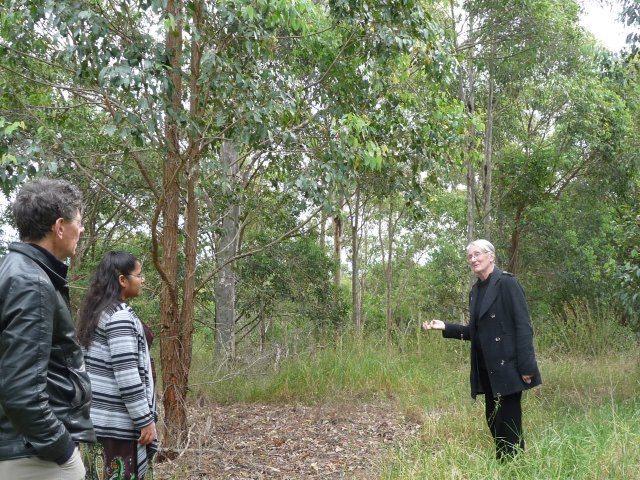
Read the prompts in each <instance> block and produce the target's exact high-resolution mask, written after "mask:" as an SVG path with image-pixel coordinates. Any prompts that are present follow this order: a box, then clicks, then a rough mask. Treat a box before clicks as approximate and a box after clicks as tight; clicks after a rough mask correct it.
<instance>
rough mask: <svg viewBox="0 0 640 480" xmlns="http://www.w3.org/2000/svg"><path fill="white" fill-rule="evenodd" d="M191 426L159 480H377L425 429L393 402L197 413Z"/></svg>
mask: <svg viewBox="0 0 640 480" xmlns="http://www.w3.org/2000/svg"><path fill="white" fill-rule="evenodd" d="M409 416H411V415H409ZM189 424H190V425H191V428H190V431H189V436H188V441H187V445H186V448H184V449H182V450H180V451H179V452H178V454H177V456H176V457H175V458H174V459H173V460H165V461H164V462H162V463H156V466H155V477H156V480H165V479H166V480H169V479H180V480H192V479H255V480H259V479H373V478H377V477H379V475H380V472H381V468H382V465H383V463H384V462H385V460H386V459H388V458H389V457H390V456H391V455H392V454H393V448H394V446H397V445H401V444H403V443H406V442H408V441H410V440H411V439H414V438H418V435H419V430H420V425H419V421H417V420H416V419H413V420H412V419H409V418H406V416H405V415H403V414H402V413H400V412H398V411H397V409H396V407H395V406H394V405H392V404H390V403H379V404H371V403H369V404H356V403H352V402H349V401H345V402H344V403H343V404H339V405H332V406H327V405H320V406H302V405H265V404H242V405H229V406H219V405H201V406H194V407H193V408H191V409H190V412H189Z"/></svg>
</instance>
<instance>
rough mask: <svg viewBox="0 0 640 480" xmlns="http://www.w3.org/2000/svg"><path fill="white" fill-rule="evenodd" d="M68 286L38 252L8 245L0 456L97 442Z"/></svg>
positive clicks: (2, 303) (50, 453) (55, 456)
mask: <svg viewBox="0 0 640 480" xmlns="http://www.w3.org/2000/svg"><path fill="white" fill-rule="evenodd" d="M68 292H69V290H68V286H67V282H66V280H65V278H64V277H62V276H60V275H59V274H58V273H56V271H55V265H54V263H53V261H52V259H50V258H48V257H47V255H45V253H44V252H42V251H40V250H38V249H37V248H36V247H34V246H32V245H29V244H26V243H20V242H16V243H12V244H11V245H10V246H9V253H8V254H7V255H6V256H5V257H4V259H3V260H2V263H1V264H0V460H8V459H12V458H21V457H27V456H38V457H40V458H42V459H44V460H49V461H56V460H59V459H61V458H65V454H66V452H68V450H69V447H70V445H72V444H73V442H74V441H75V442H79V441H87V442H93V441H95V440H96V438H95V433H94V431H93V424H92V423H91V419H90V417H89V411H90V402H91V388H90V384H89V377H88V376H87V373H86V371H85V366H84V358H83V356H82V350H81V348H80V345H79V344H78V340H77V337H76V334H75V328H74V325H73V320H72V317H71V311H70V309H69V294H68Z"/></svg>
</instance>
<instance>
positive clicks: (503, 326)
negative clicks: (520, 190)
mask: <svg viewBox="0 0 640 480" xmlns="http://www.w3.org/2000/svg"><path fill="white" fill-rule="evenodd" d="M467 260H468V261H469V266H470V267H471V270H472V271H473V272H474V274H475V275H476V276H477V277H478V281H477V282H476V283H475V284H474V285H473V288H472V289H471V292H470V294H469V313H470V321H469V325H458V324H453V323H445V322H443V321H441V320H431V321H425V322H424V323H423V325H422V326H423V328H424V329H425V330H441V331H442V335H443V337H445V338H457V339H460V340H469V341H471V372H470V381H471V396H472V397H473V398H474V399H475V398H476V395H478V394H484V396H485V416H486V419H487V424H488V425H489V430H490V431H491V435H492V436H493V438H494V441H495V445H496V457H497V458H498V459H499V460H502V459H504V458H507V457H512V456H513V455H515V454H516V453H518V452H519V451H521V450H523V449H524V437H523V431H522V406H521V399H522V392H523V391H524V390H528V389H530V388H533V387H535V386H538V385H540V384H541V383H542V378H541V377H540V371H539V369H538V365H537V361H536V356H535V352H534V348H533V328H532V327H531V321H530V318H529V309H528V307H527V302H526V300H525V296H524V291H523V289H522V287H521V286H520V284H519V283H518V281H517V280H516V278H515V277H514V276H513V274H512V273H509V272H504V271H502V270H500V269H499V268H498V267H496V265H495V248H494V246H493V245H492V244H491V243H490V242H488V241H487V240H475V241H473V242H471V243H470V244H469V245H468V247H467Z"/></svg>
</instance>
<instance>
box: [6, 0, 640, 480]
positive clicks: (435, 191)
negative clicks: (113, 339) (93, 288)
mask: <svg viewBox="0 0 640 480" xmlns="http://www.w3.org/2000/svg"><path fill="white" fill-rule="evenodd" d="M614 3H615V2H614ZM618 5H619V8H620V9H621V10H622V11H623V14H622V21H624V22H626V23H627V24H628V25H630V26H632V27H633V28H634V32H636V33H635V34H634V33H632V34H631V35H630V37H629V39H628V46H627V48H625V49H624V50H623V51H622V52H610V51H608V50H606V49H605V48H604V47H602V46H600V45H599V44H598V43H597V42H596V40H595V39H594V38H593V36H592V35H590V34H589V33H588V32H586V31H585V30H584V29H583V28H582V27H581V26H580V24H579V13H580V8H581V6H580V4H579V3H577V2H575V1H573V0H506V1H505V0H499V1H498V0H469V1H466V2H457V1H453V2H448V1H436V0H375V1H374V0H370V1H365V0H299V1H298V0H220V1H208V0H192V1H182V0H138V1H129V0H120V1H117V2H115V1H111V0H91V1H89V0H55V1H53V0H3V1H2V3H1V7H0V53H1V56H0V58H1V61H0V159H1V163H2V167H1V168H0V186H1V187H2V190H3V192H4V195H5V196H6V198H7V199H10V198H11V195H12V193H13V192H14V191H15V190H16V189H17V188H19V186H20V185H21V184H22V183H23V182H24V181H26V180H27V179H28V178H31V177H34V176H38V175H47V176H55V177H63V178H66V179H69V180H71V181H73V182H74V183H76V184H77V185H78V186H80V188H81V189H82V190H83V191H84V193H85V195H86V199H87V208H86V211H85V212H84V225H85V233H84V236H83V238H82V241H81V244H80V246H79V249H78V252H77V254H76V256H75V257H74V258H72V259H71V279H70V281H71V285H72V288H73V290H72V295H73V303H74V305H76V306H77V305H78V304H79V302H80V299H81V298H82V295H83V289H84V286H85V285H86V283H87V282H88V280H89V277H90V275H91V273H92V272H93V270H94V268H95V266H96V264H97V262H98V261H99V260H100V258H101V256H102V254H103V253H104V252H105V251H107V250H109V249H114V248H115V249H127V250H130V251H132V252H133V253H135V254H136V255H138V256H139V257H140V258H141V259H142V260H143V262H144V273H145V276H146V281H145V293H144V295H143V296H142V298H140V299H138V300H137V301H136V302H135V304H134V306H135V308H136V310H137V311H138V312H139V314H140V316H141V317H142V318H143V319H144V320H146V321H147V322H148V323H149V324H151V326H152V327H153V329H154V331H155V332H156V338H157V339H159V342H158V345H157V352H156V356H157V357H158V358H159V361H158V360H157V362H158V363H159V364H160V366H161V385H160V389H159V395H160V396H161V399H162V404H163V418H164V422H163V445H164V446H165V448H166V449H167V452H170V451H172V449H173V450H176V449H179V448H180V447H181V446H182V445H184V444H185V442H186V441H187V435H188V433H189V431H190V430H189V428H190V421H189V420H188V408H189V405H190V401H191V400H192V399H193V396H194V392H200V393H198V394H199V395H200V394H203V395H205V394H206V395H210V396H212V398H215V399H216V401H218V402H223V403H224V402H233V401H236V400H239V397H238V398H236V397H233V395H231V397H233V398H225V395H227V396H228V395H230V394H228V392H223V391H222V390H221V389H227V388H233V384H229V383H224V382H225V381H227V380H228V379H237V378H238V377H242V376H251V375H266V373H265V372H278V371H281V370H279V369H280V368H283V365H286V364H287V362H288V361H290V360H291V359H294V358H300V357H302V356H309V355H311V356H312V357H313V358H316V359H317V358H318V357H317V355H330V356H331V355H333V357H334V360H335V359H336V358H339V357H340V352H342V350H341V349H342V345H343V344H344V343H343V342H345V341H347V342H348V343H349V345H352V348H353V350H354V351H357V350H359V349H362V351H369V350H367V349H368V348H371V349H372V350H371V351H372V352H376V351H384V352H387V353H386V356H387V360H390V359H391V358H392V357H394V356H396V355H397V356H398V358H400V357H402V355H403V354H406V352H407V351H408V350H411V351H412V352H415V351H416V350H415V349H416V348H418V347H416V346H415V339H416V338H417V335H418V330H419V325H420V324H421V322H422V321H424V320H426V319H431V318H441V319H444V320H451V321H465V319H466V316H467V313H466V308H467V293H468V289H469V287H470V285H471V282H472V280H473V279H472V278H471V276H470V274H469V272H468V267H467V266H466V262H465V246H466V244H467V242H468V241H469V240H470V239H475V238H486V239H489V240H491V241H492V242H493V243H494V244H495V246H496V247H497V261H498V264H499V265H500V266H501V267H502V268H503V269H505V270H509V271H511V272H513V273H515V274H516V275H517V276H518V278H519V280H520V282H521V283H522V285H523V286H524V288H525V291H526V293H527V298H528V301H529V305H530V309H531V314H532V321H533V324H534V328H535V330H536V334H537V337H536V341H537V342H538V346H539V349H540V351H541V355H542V356H543V358H544V357H545V355H547V358H555V357H553V355H559V354H569V353H576V354H577V355H586V356H597V355H600V354H604V353H607V352H608V353H610V352H611V351H623V352H629V351H637V338H638V337H637V333H638V331H639V330H640V320H639V311H640V297H639V292H640V289H639V287H640V216H639V215H638V209H637V205H638V197H639V190H638V187H639V180H640V170H639V167H640V155H639V152H640V130H639V128H638V127H639V123H640V83H639V74H640V57H639V54H638V49H637V45H638V40H639V38H640V5H639V4H638V2H637V1H636V0H623V1H621V2H619V4H618ZM3 229H4V232H5V241H4V242H3V243H2V248H6V244H7V241H9V240H12V238H11V237H12V233H11V232H12V230H11V227H10V220H9V218H8V214H7V213H6V212H5V220H4V227H3ZM345 339H347V340H345ZM351 342H354V343H353V344H351ZM358 342H364V343H358ZM418 343H420V342H418ZM433 348H434V349H436V348H441V347H435V346H433ZM442 348H449V347H442ZM407 349H408V350H407ZM634 349H635V350H634ZM417 351H420V349H419V348H418V350H417ZM434 351H435V350H434ZM449 353H451V352H449ZM372 354H373V353H372ZM452 355H454V356H455V355H456V354H455V352H454V353H452ZM442 358H447V355H444V354H443V356H442ZM456 358H457V359H458V360H459V361H460V362H464V361H465V360H464V358H465V357H464V355H462V356H459V358H458V357H456ZM196 366H197V367H198V368H197V381H194V377H193V375H194V370H193V369H192V367H196ZM335 368H338V369H339V368H342V367H335ZM461 378H462V383H464V376H462V377H461ZM315 381H316V382H317V383H316V385H317V384H321V383H323V382H329V381H335V378H332V379H329V378H317V379H315ZM198 385H200V386H201V385H208V389H209V390H208V391H207V392H204V393H202V392H201V389H199V387H198ZM223 385H224V387H222V386H223ZM218 387H220V388H219V389H218ZM238 388H239V387H238ZM381 388H382V390H384V389H385V388H386V389H387V390H388V389H389V388H391V387H389V384H387V385H386V386H383V387H381ZM391 389H392V390H393V388H391ZM365 390H366V389H365ZM292 395H293V398H304V397H305V395H300V396H296V395H294V394H292ZM285 397H286V395H285ZM240 400H242V401H251V397H250V396H245V397H242V398H241V399H240ZM432 478H435V477H432Z"/></svg>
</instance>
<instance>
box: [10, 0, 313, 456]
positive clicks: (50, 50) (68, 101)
mask: <svg viewBox="0 0 640 480" xmlns="http://www.w3.org/2000/svg"><path fill="white" fill-rule="evenodd" d="M5 5H6V7H5V8H4V10H3V17H2V20H3V29H2V33H3V37H2V48H3V49H4V50H5V52H6V53H7V58H8V59H11V61H10V62H5V63H4V65H3V71H4V72H5V73H8V74H13V73H14V70H12V69H11V67H12V65H14V64H16V65H18V67H17V69H18V72H17V73H18V74H20V75H22V76H24V77H25V78H26V79H27V80H28V82H30V83H33V84H37V85H45V86H48V87H50V91H51V92H52V93H51V96H52V97H53V98H54V100H55V102H56V105H57V106H60V108H66V109H68V110H72V111H80V108H84V110H83V111H86V116H85V117H84V118H85V119H86V120H87V123H86V125H84V126H83V128H82V129H61V130H60V131H57V132H56V135H55V138H53V139H46V138H45V139H42V138H40V141H42V142H45V143H46V144H47V145H48V146H52V147H53V146H57V148H59V149H60V151H61V152H63V155H62V157H63V159H64V160H65V161H66V162H69V161H71V162H72V163H73V165H74V166H75V167H76V168H78V169H79V170H80V171H81V172H83V173H85V174H86V176H87V178H89V179H90V181H91V183H92V186H94V187H97V188H103V189H104V190H105V192H112V193H113V190H112V189H110V188H109V183H110V182H109V181H108V180H105V179H110V180H115V179H116V178H120V179H125V180H126V181H127V184H132V183H136V182H137V183H138V184H139V183H140V182H142V183H143V185H144V190H139V189H133V190H132V192H135V193H136V194H137V195H136V196H135V198H133V199H131V201H128V199H127V198H126V197H124V196H119V195H117V194H115V196H116V197H117V200H118V202H119V203H120V205H121V206H122V207H126V208H130V209H131V210H133V211H134V212H135V213H136V214H137V215H138V222H142V223H144V224H145V225H146V226H147V228H148V232H149V234H150V236H151V245H152V259H153V263H154V265H155V267H156V270H157V271H158V273H159V276H160V278H161V282H162V290H161V293H160V309H161V312H160V316H161V336H160V338H161V355H162V361H163V371H162V372H163V388H164V390H163V402H164V406H165V415H166V418H167V421H166V422H165V426H166V431H165V434H166V439H167V445H169V446H172V445H173V446H175V445H176V444H177V443H178V442H179V441H180V440H181V438H182V437H183V435H184V434H185V432H186V403H185V400H186V394H187V385H188V373H189V367H190V362H191V335H192V330H193V315H194V310H193V309H194V299H195V293H196V291H197V290H198V286H197V285H196V269H197V262H196V256H197V253H198V244H197V241H198V219H199V214H200V207H199V202H200V198H199V191H198V189H197V186H198V184H199V181H200V174H201V171H200V168H199V167H200V162H201V160H202V158H204V157H205V156H207V155H208V152H209V151H210V149H211V146H212V145H213V144H215V143H216V142H220V141H222V140H223V139H224V138H225V135H226V134H227V133H226V132H230V131H232V128H233V127H234V126H237V125H242V124H245V123H246V119H247V118H248V117H251V118H252V119H254V118H256V116H257V115H260V113H261V111H260V110H258V108H255V107H261V108H262V113H264V112H265V111H266V112H271V111H277V109H278V108H279V106H280V105H281V104H282V102H280V103H278V104H275V105H274V104H271V102H270V101H268V102H265V104H266V105H265V104H261V103H260V102H257V101H256V98H257V96H258V95H260V94H261V93H264V92H265V91H266V90H267V87H266V86H265V84H267V83H268V84H269V86H268V88H269V89H270V90H271V91H274V92H276V95H277V93H278V92H280V93H282V92H283V83H284V82H282V81H281V82H274V81H272V80H273V78H274V75H275V74H274V75H272V74H271V72H270V70H269V69H268V68H264V65H261V66H259V67H262V68H263V70H262V71H263V72H265V73H264V75H262V76H260V75H256V71H257V70H259V67H255V68H251V69H249V70H250V72H248V73H247V74H246V76H244V68H245V65H246V64H248V65H251V64H258V63H260V61H261V59H262V58H263V57H267V58H268V56H269V55H271V54H272V53H273V48H269V45H268V42H265V38H264V37H265V35H266V34H268V33H269V32H272V31H274V30H275V29H276V28H280V30H282V29H284V30H287V29H289V30H292V31H296V30H299V28H300V24H299V23H298V24H296V18H297V16H298V13H299V10H300V9H304V6H300V7H299V8H298V9H296V8H289V5H288V4H287V3H286V2H263V3H261V4H260V6H259V7H260V8H259V9H257V10H256V9H255V8H254V7H253V6H252V5H251V4H250V3H245V2H226V3H223V4H212V3H208V2H204V1H196V2H189V3H188V4H187V3H186V2H182V1H179V0H178V1H174V0H167V1H166V2H164V1H150V2H120V3H119V4H117V5H113V4H110V3H108V2H83V1H68V2H67V1H59V2H53V1H14V2H9V3H8V5H7V4H6V3H5ZM251 19H254V20H255V19H257V20H255V21H253V22H251V21H249V20H251ZM216 22H218V23H216ZM213 27H216V28H217V29H214V28H213ZM265 32H266V33H265ZM265 44H267V48H262V47H263V45H265ZM243 49H244V50H246V51H248V54H247V55H243V56H240V55H239V52H240V51H242V50H243ZM27 52H29V54H28V55H26V53H27ZM225 52H231V54H230V55H228V56H225ZM25 57H26V58H29V59H31V60H33V61H32V62H30V63H29V64H28V65H27V64H26V62H25V61H23V60H22V59H23V58H25ZM34 66H35V67H34ZM45 67H46V68H45ZM251 75H253V77H252V76H251ZM255 85H259V88H254V86H255ZM278 87H279V88H280V89H278ZM286 88H287V89H289V88H290V85H286ZM252 89H253V90H252ZM283 97H285V100H284V101H286V99H287V98H290V95H289V92H287V93H286V94H285V95H283ZM212 98H216V100H217V101H218V105H220V106H222V107H226V108H228V109H227V110H224V109H221V110H219V111H217V112H215V115H211V111H210V110H209V111H208V110H207V108H208V102H209V101H210V100H211V99H212ZM29 100H30V102H31V103H30V104H29V103H28V102H27V103H26V104H25V105H24V107H25V110H27V109H33V110H37V109H38V108H47V107H48V105H45V104H43V102H42V101H41V99H40V98H35V97H33V96H32V97H29ZM237 100H240V101H239V102H238V104H237V105H234V103H233V102H235V101H237ZM268 100H271V98H269V99H268ZM229 107H234V108H229ZM38 133H42V132H40V131H38ZM41 137H42V135H41ZM78 137H88V138H94V139H100V140H102V142H101V143H100V144H99V145H88V143H89V142H85V144H80V142H77V141H76V139H77V138H78ZM236 138H240V139H241V140H242V137H241V136H238V137H236ZM36 153H39V152H36ZM41 153H42V154H41V157H42V158H43V159H49V158H51V155H50V151H47V150H46V149H44V148H43V149H41ZM105 159H106V160H105ZM33 161H34V159H32V158H28V159H27V163H25V164H24V165H26V166H27V168H28V166H29V165H31V164H32V163H31V162H33ZM44 161H45V160H43V162H44ZM119 168H124V169H125V170H124V171H123V170H120V172H122V173H121V174H120V175H118V174H117V173H115V172H117V171H118V169H119ZM134 172H137V173H136V174H135V175H132V173H134ZM127 173H128V176H127ZM118 192H122V190H118ZM143 206H150V208H149V209H146V208H142V207H143ZM204 278H205V279H206V280H208V279H209V277H208V276H204Z"/></svg>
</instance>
